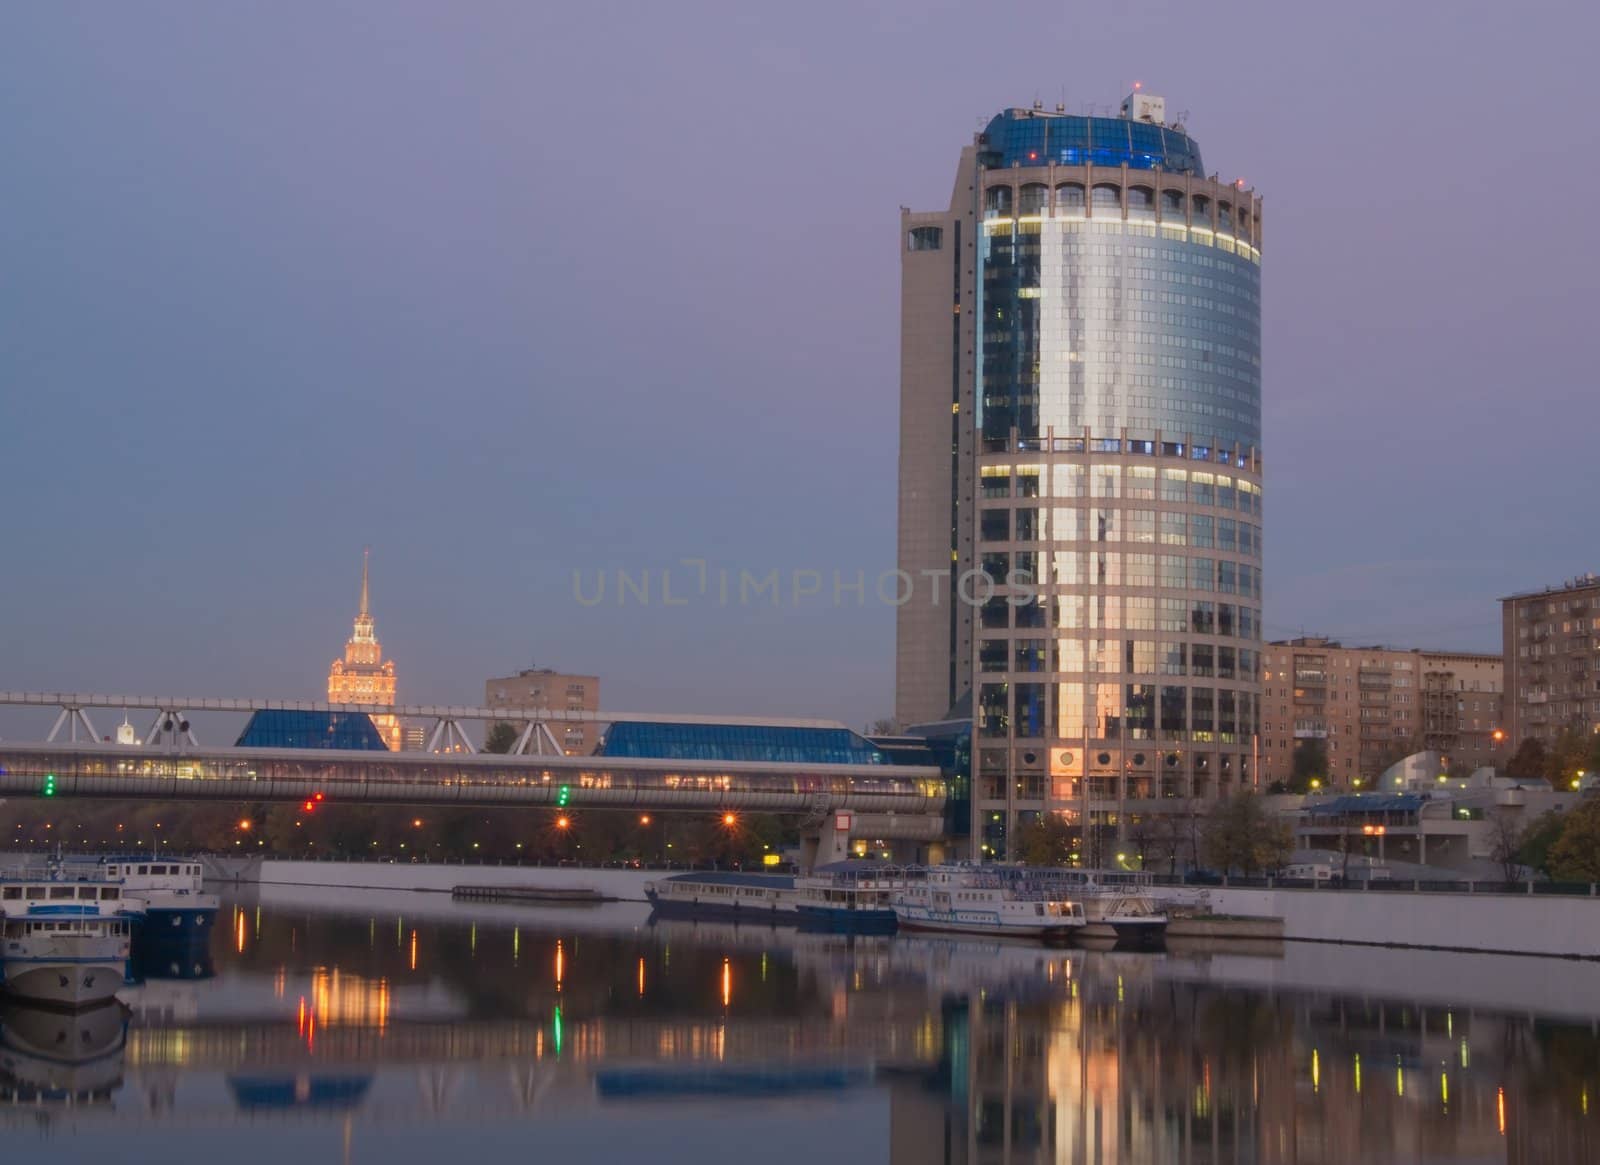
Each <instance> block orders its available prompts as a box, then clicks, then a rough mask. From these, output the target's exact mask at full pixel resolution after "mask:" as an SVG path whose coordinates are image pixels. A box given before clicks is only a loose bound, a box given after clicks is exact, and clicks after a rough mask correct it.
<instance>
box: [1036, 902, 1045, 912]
mask: <svg viewBox="0 0 1600 1165" xmlns="http://www.w3.org/2000/svg"><path fill="white" fill-rule="evenodd" d="M1033 912H1034V913H1035V914H1043V913H1044V903H1043V902H1035V903H1034V904H1033Z"/></svg>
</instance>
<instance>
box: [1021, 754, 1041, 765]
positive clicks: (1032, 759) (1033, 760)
mask: <svg viewBox="0 0 1600 1165" xmlns="http://www.w3.org/2000/svg"><path fill="white" fill-rule="evenodd" d="M1022 763H1023V764H1025V765H1032V764H1038V763H1039V756H1038V754H1037V753H1032V752H1025V753H1023V754H1022Z"/></svg>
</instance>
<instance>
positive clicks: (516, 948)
mask: <svg viewBox="0 0 1600 1165" xmlns="http://www.w3.org/2000/svg"><path fill="white" fill-rule="evenodd" d="M521 951H522V928H521V927H520V926H513V927H512V928H511V965H512V966H513V967H515V966H516V965H517V955H518V954H520V953H521Z"/></svg>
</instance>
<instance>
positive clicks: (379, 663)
mask: <svg viewBox="0 0 1600 1165" xmlns="http://www.w3.org/2000/svg"><path fill="white" fill-rule="evenodd" d="M328 703H330V704H379V705H383V706H385V707H393V706H394V661H393V660H388V661H385V660H384V658H383V645H382V644H380V643H379V642H378V637H377V635H376V633H375V631H374V627H373V621H372V610H371V606H370V594H369V591H368V585H367V555H366V554H365V553H363V554H362V556H361V608H360V610H359V611H357V613H356V622H355V630H354V631H353V632H352V633H351V635H350V638H349V640H348V641H347V642H346V643H345V645H344V658H343V659H336V660H334V661H333V666H332V667H331V668H329V669H328ZM372 722H373V723H374V724H375V725H377V728H378V731H379V732H380V733H381V734H382V735H383V742H384V743H385V744H387V745H388V746H389V747H390V748H394V749H397V748H399V747H400V722H399V721H398V720H396V719H395V718H394V717H393V716H382V715H379V716H374V717H373V718H372Z"/></svg>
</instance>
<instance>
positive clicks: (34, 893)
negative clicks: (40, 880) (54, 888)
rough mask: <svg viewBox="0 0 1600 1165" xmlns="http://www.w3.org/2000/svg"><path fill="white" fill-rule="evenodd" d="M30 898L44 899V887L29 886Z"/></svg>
mask: <svg viewBox="0 0 1600 1165" xmlns="http://www.w3.org/2000/svg"><path fill="white" fill-rule="evenodd" d="M28 897H29V898H43V897H44V887H43V886H29V887H28Z"/></svg>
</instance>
